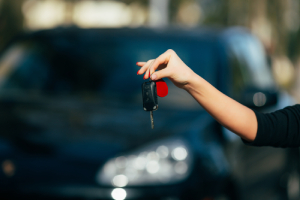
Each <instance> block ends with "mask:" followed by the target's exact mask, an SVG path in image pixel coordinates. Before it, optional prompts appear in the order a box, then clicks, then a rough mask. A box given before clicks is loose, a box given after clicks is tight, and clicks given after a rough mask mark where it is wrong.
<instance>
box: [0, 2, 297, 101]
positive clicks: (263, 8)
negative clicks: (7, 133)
mask: <svg viewBox="0 0 300 200" xmlns="http://www.w3.org/2000/svg"><path fill="white" fill-rule="evenodd" d="M0 9H1V18H0V20H1V27H0V31H1V41H0V48H1V49H2V48H3V47H4V46H5V45H6V44H7V43H8V41H10V39H11V38H13V37H14V36H16V35H18V34H20V33H22V32H27V31H33V30H41V29H51V28H54V27H66V26H78V27H80V28H103V27H113V28H120V27H155V28H159V27H170V26H179V27H182V28H195V27H202V26H218V27H230V26H243V27H247V28H248V29H249V30H250V31H251V32H252V33H253V34H254V35H256V36H257V37H258V38H259V39H260V40H261V42H262V44H263V45H264V47H265V49H266V51H267V54H268V56H270V61H272V69H273V70H274V72H273V73H274V75H275V76H276V80H277V81H278V82H279V83H280V85H281V86H282V87H284V88H286V89H289V90H291V92H293V95H294V96H295V97H296V98H297V99H298V98H299V97H298V96H297V92H296V91H294V88H293V87H295V86H297V85H298V84H300V83H298V82H297V81H292V79H293V78H294V76H295V75H296V74H297V73H298V71H299V70H297V69H298V65H299V51H300V50H299V48H300V47H299V45H297V43H298V42H299V40H300V39H299V38H300V33H299V26H300V25H299V24H300V22H299V20H300V17H299V12H300V11H299V9H300V8H299V1H298V0H276V1H268V0H263V1H260V0H255V1H251V2H248V1H242V0H228V1H224V0H167V1H158V0H157V1H155V0H139V1H134V0H132V1H131V0H123V1H88V0H87V1H77V0H65V1H63V0H60V1H55V0H49V1H46V0H45V1H35V0H27V1H26V0H18V1H16V0H11V1H8V0H1V3H0ZM295 72H297V73H295ZM279 74H280V76H279Z"/></svg>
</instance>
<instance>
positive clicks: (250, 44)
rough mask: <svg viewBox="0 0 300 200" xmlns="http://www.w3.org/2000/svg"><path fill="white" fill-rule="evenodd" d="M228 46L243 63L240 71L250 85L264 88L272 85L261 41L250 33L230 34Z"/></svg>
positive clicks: (272, 81)
mask: <svg viewBox="0 0 300 200" xmlns="http://www.w3.org/2000/svg"><path fill="white" fill-rule="evenodd" d="M228 43H229V48H230V50H231V51H232V53H233V54H234V55H235V57H236V59H238V61H239V63H240V64H241V65H243V67H241V68H240V69H241V72H242V76H243V78H244V80H245V81H246V82H247V84H248V85H250V86H255V87H258V88H262V89H266V88H271V87H273V86H274V80H273V78H272V76H271V72H270V69H269V68H268V63H267V59H266V54H265V52H264V49H263V46H262V45H261V43H260V42H259V41H258V40H257V39H256V38H255V37H253V36H252V35H250V34H240V35H231V36H229V38H228Z"/></svg>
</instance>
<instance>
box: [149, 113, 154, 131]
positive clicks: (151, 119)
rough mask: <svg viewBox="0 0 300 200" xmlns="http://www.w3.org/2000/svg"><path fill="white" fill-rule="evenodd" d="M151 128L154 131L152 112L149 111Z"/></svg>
mask: <svg viewBox="0 0 300 200" xmlns="http://www.w3.org/2000/svg"><path fill="white" fill-rule="evenodd" d="M150 121H151V128H152V129H154V121H153V111H150Z"/></svg>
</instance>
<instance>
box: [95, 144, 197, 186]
mask: <svg viewBox="0 0 300 200" xmlns="http://www.w3.org/2000/svg"><path fill="white" fill-rule="evenodd" d="M191 166H192V155H191V151H190V150H189V149H188V147H187V145H186V144H185V143H184V142H183V141H182V140H180V139H173V140H165V141H161V142H159V143H155V144H151V145H148V146H146V147H144V148H141V149H138V150H136V151H134V152H132V153H130V154H127V155H122V156H119V157H115V158H112V159H110V160H109V161H108V162H107V163H105V165H104V166H103V168H101V169H100V170H99V172H98V173H97V175H96V181H97V182H98V183H100V184H102V185H110V186H111V185H112V186H114V187H125V186H145V185H160V184H161V185H165V184H174V183H177V182H180V181H183V180H184V179H186V178H187V177H188V175H189V173H190V171H191Z"/></svg>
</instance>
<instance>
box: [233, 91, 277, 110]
mask: <svg viewBox="0 0 300 200" xmlns="http://www.w3.org/2000/svg"><path fill="white" fill-rule="evenodd" d="M277 101H278V93H277V91H276V90H261V89H257V88H248V89H245V90H244V91H243V92H242V94H241V98H240V101H239V102H240V103H242V104H243V105H245V106H247V107H249V108H265V107H269V106H273V105H275V104H276V103H277Z"/></svg>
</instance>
